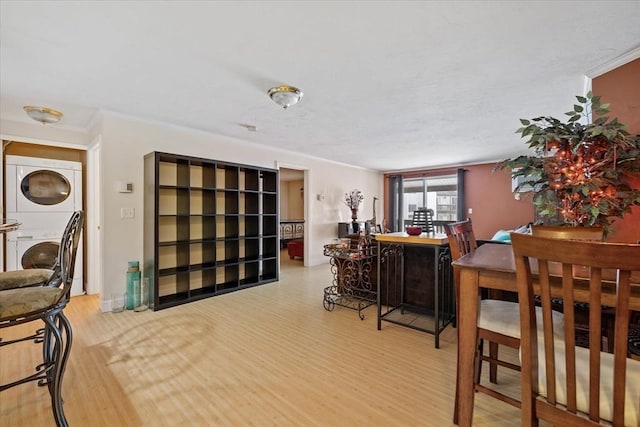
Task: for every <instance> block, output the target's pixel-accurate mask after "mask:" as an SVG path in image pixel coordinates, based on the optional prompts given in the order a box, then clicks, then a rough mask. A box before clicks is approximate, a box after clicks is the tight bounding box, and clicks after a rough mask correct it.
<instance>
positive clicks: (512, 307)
mask: <svg viewBox="0 0 640 427" xmlns="http://www.w3.org/2000/svg"><path fill="white" fill-rule="evenodd" d="M519 310H520V309H519V308H518V303H517V302H509V301H502V300H496V299H484V300H482V301H480V314H479V316H478V327H479V328H482V329H488V330H491V331H493V332H497V333H499V334H502V335H506V336H509V337H514V338H520V311H519ZM536 318H537V320H538V332H539V333H541V332H542V309H541V308H540V307H536ZM553 332H554V334H555V335H557V336H564V317H563V316H562V313H560V312H557V311H553Z"/></svg>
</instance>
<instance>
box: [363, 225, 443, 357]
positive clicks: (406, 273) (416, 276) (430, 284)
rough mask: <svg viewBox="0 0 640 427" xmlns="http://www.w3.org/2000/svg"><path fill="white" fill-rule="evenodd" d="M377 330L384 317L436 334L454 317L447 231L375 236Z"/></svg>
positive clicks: (437, 344)
mask: <svg viewBox="0 0 640 427" xmlns="http://www.w3.org/2000/svg"><path fill="white" fill-rule="evenodd" d="M375 240H376V242H377V252H378V254H379V256H378V259H377V305H378V330H381V329H382V321H383V320H384V321H387V322H391V323H395V324H398V325H402V326H406V327H409V328H412V329H416V330H419V331H423V332H427V333H430V334H433V335H434V336H435V347H436V348H439V347H440V340H439V335H440V332H442V330H443V329H444V328H445V327H447V325H449V323H452V322H453V321H454V320H455V293H454V289H453V280H452V279H453V277H452V270H451V256H450V252H449V247H448V240H447V236H446V235H445V234H438V233H435V234H434V233H422V234H421V235H419V236H410V235H408V234H407V233H404V232H398V233H386V234H376V235H375Z"/></svg>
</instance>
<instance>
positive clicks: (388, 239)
mask: <svg viewBox="0 0 640 427" xmlns="http://www.w3.org/2000/svg"><path fill="white" fill-rule="evenodd" d="M374 238H375V239H376V240H377V241H379V242H385V243H401V244H405V243H406V244H412V245H444V244H446V243H448V242H449V240H448V239H447V235H446V234H442V233H422V234H420V235H419V236H410V235H408V234H407V233H405V232H404V231H399V232H396V233H384V234H375V235H374Z"/></svg>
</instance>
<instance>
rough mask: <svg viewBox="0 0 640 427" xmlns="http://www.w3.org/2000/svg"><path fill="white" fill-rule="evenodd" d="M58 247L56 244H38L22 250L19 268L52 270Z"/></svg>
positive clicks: (58, 244)
mask: <svg viewBox="0 0 640 427" xmlns="http://www.w3.org/2000/svg"><path fill="white" fill-rule="evenodd" d="M34 243H35V242H34ZM59 247H60V243H56V242H38V243H35V244H33V245H32V246H29V247H28V248H24V253H22V254H21V256H20V264H21V267H22V268H23V269H25V270H26V269H28V268H48V269H50V270H51V269H53V267H54V266H55V264H56V257H57V256H58V249H59Z"/></svg>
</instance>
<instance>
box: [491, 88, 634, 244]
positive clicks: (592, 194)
mask: <svg viewBox="0 0 640 427" xmlns="http://www.w3.org/2000/svg"><path fill="white" fill-rule="evenodd" d="M576 99H577V101H578V102H577V104H575V105H574V106H573V110H572V111H569V112H568V113H565V114H566V115H567V116H568V119H567V120H566V121H565V122H563V121H561V120H559V119H556V118H555V117H550V116H541V117H536V118H533V119H531V120H525V119H521V120H520V122H521V123H522V127H521V128H519V129H518V130H517V131H516V133H519V134H520V135H521V137H522V138H527V144H528V146H529V148H531V149H532V150H533V151H534V154H533V155H523V156H519V157H516V158H513V159H507V160H504V161H502V162H500V163H498V164H497V165H496V166H495V168H494V170H508V171H510V172H511V175H512V178H514V179H518V180H519V181H520V183H519V185H518V186H517V187H516V188H515V189H514V193H520V192H521V191H523V189H524V188H527V189H531V190H532V192H533V204H534V205H535V206H536V211H537V212H538V215H539V217H540V219H542V220H543V222H545V223H546V224H552V225H563V224H564V225H571V226H601V227H603V230H604V233H605V235H606V234H607V233H610V232H611V231H612V228H611V224H612V222H613V221H614V219H615V218H622V217H623V216H624V215H625V214H626V213H628V212H630V211H631V206H633V205H640V189H638V188H631V187H630V186H629V184H628V178H629V177H630V176H631V175H633V174H638V173H640V135H636V136H630V135H629V133H628V132H627V131H626V130H625V125H623V124H622V123H619V122H618V120H617V119H616V118H613V119H610V118H609V117H608V116H607V114H608V112H609V104H604V103H601V101H600V97H599V96H594V95H593V94H592V93H591V92H589V93H588V94H587V95H586V96H577V97H576ZM592 115H593V118H594V119H593V121H592V120H591V118H592Z"/></svg>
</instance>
